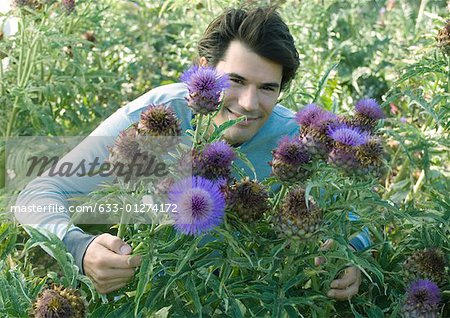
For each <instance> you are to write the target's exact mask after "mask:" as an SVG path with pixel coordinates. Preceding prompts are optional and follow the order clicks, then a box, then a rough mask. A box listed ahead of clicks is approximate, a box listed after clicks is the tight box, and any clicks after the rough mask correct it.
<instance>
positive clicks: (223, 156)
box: [202, 141, 236, 166]
mask: <svg viewBox="0 0 450 318" xmlns="http://www.w3.org/2000/svg"><path fill="white" fill-rule="evenodd" d="M235 157H236V154H235V153H234V149H233V148H232V147H231V146H230V145H229V144H228V143H227V142H226V141H216V142H213V143H211V144H208V145H206V146H205V149H203V151H202V159H203V161H204V162H205V163H207V164H208V165H218V166H230V165H231V162H232V161H233V160H234V159H235Z"/></svg>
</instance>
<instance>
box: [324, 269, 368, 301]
mask: <svg viewBox="0 0 450 318" xmlns="http://www.w3.org/2000/svg"><path fill="white" fill-rule="evenodd" d="M359 285H361V271H360V270H359V268H358V267H355V266H351V267H347V268H346V269H345V271H344V273H343V275H342V277H341V278H339V279H335V280H333V281H332V282H331V285H330V287H331V289H330V290H329V291H328V293H327V296H328V297H331V298H334V299H337V300H347V299H350V298H352V297H353V296H355V295H356V294H357V293H358V291H359Z"/></svg>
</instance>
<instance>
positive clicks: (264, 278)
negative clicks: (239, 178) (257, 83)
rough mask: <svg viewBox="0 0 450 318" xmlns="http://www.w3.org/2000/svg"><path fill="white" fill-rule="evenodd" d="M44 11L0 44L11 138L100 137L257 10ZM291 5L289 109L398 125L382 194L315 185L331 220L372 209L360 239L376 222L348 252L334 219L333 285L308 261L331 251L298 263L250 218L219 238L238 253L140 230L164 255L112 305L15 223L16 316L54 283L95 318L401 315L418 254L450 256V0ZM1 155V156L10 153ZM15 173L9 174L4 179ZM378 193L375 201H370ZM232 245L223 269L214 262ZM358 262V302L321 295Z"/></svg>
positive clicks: (0, 307) (392, 130)
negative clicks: (215, 32)
mask: <svg viewBox="0 0 450 318" xmlns="http://www.w3.org/2000/svg"><path fill="white" fill-rule="evenodd" d="M35 2H36V3H42V5H40V6H37V7H36V6H29V5H25V6H23V7H20V8H16V9H14V10H13V11H11V12H10V13H9V14H8V15H7V16H15V17H18V18H19V32H18V33H16V34H15V35H14V36H12V37H6V36H4V37H3V39H0V57H1V58H2V64H1V66H0V71H1V72H0V92H1V95H0V122H1V123H2V124H1V126H0V127H1V129H0V130H1V136H2V137H10V136H23V135H75V134H86V133H88V132H89V131H90V130H92V129H93V128H94V127H95V125H97V124H98V123H99V122H100V121H101V120H102V119H104V118H105V117H106V116H108V115H109V114H111V113H112V112H113V111H114V110H115V109H117V108H118V107H120V106H121V105H123V104H125V103H126V102H127V101H130V100H132V99H134V98H135V97H137V96H139V95H141V94H143V93H144V92H146V91H147V90H149V89H151V88H153V87H156V86H159V85H162V84H165V83H170V82H175V81H177V80H178V77H179V75H180V72H181V71H182V70H184V69H185V68H186V66H187V65H189V64H191V62H192V60H193V59H194V58H195V56H196V51H195V43H196V41H197V40H198V39H199V38H200V36H201V32H202V30H203V29H204V27H205V26H206V25H207V23H208V22H209V20H210V19H211V17H212V16H214V15H215V14H217V13H218V12H220V10H221V9H223V8H225V7H227V6H231V5H237V4H241V3H244V2H245V1H225V0H221V1H219V0H217V1H200V0H199V1H195V2H192V1H185V0H171V1H162V0H160V1H144V0H139V1H125V0H124V1H107V0H105V1H88V0H83V1H76V7H75V11H73V12H71V13H70V14H69V15H67V14H66V11H64V10H65V9H64V7H63V6H62V5H61V3H60V1H56V2H55V1H43V0H42V1H41V0H38V1H35ZM273 2H274V1H259V2H258V3H261V4H269V3H273ZM279 5H280V12H281V14H282V16H283V17H284V18H285V19H286V21H287V22H288V25H289V27H290V29H291V31H292V33H293V35H294V37H295V39H296V41H297V43H298V49H299V51H300V54H301V70H300V72H299V74H298V76H297V78H296V79H295V80H294V81H293V85H292V87H291V88H290V89H289V90H288V91H286V92H285V93H284V94H283V95H282V96H281V99H282V103H283V104H284V105H286V106H288V107H290V108H291V109H293V110H298V109H299V108H301V107H302V106H303V105H304V104H307V103H310V102H313V101H316V102H320V103H322V104H323V105H324V106H325V107H326V108H328V109H330V110H331V109H332V110H335V111H337V112H339V113H342V114H344V113H347V112H348V111H349V110H350V109H351V106H352V104H353V103H354V101H355V100H357V99H359V98H360V97H363V96H373V97H376V98H377V99H378V100H379V101H380V102H383V104H382V106H383V107H384V109H385V111H386V112H388V113H389V114H390V115H389V118H388V119H386V120H385V121H384V123H383V124H382V125H381V126H382V131H383V134H384V135H385V136H386V138H389V140H390V147H389V148H388V151H389V158H388V159H389V161H388V162H389V164H388V167H389V171H387V174H386V176H385V179H384V180H383V181H382V182H381V183H380V184H371V185H368V184H364V183H360V184H356V185H354V187H353V188H352V187H336V186H335V185H336V184H339V182H344V183H345V180H343V179H339V177H338V176H337V175H335V174H334V172H333V170H330V171H329V172H328V173H327V174H324V175H323V176H322V177H323V178H322V179H320V181H319V183H318V184H316V185H315V187H324V188H328V189H329V191H330V192H332V193H334V194H336V195H337V196H338V197H339V198H340V199H339V200H337V201H335V202H334V203H333V205H332V206H328V208H329V209H330V210H335V211H339V210H340V209H347V208H349V207H351V208H352V209H355V210H358V211H359V212H360V214H361V216H362V218H361V220H360V221H359V222H356V223H354V224H352V225H348V226H353V228H354V230H358V229H361V228H362V227H364V226H367V225H368V226H369V230H370V232H371V234H372V238H373V240H374V245H373V247H372V248H371V249H370V250H368V251H363V252H361V253H356V254H353V253H351V252H350V251H349V250H348V249H347V245H346V243H347V242H346V241H345V240H343V238H344V237H346V236H345V235H344V234H347V233H342V232H340V231H341V230H342V229H343V228H344V227H342V228H339V227H338V226H337V225H338V224H339V223H340V222H342V221H343V220H342V219H341V218H340V217H339V215H340V214H338V213H337V212H336V213H331V214H329V217H330V220H329V221H330V223H331V224H334V225H336V227H335V230H334V231H331V232H330V237H333V238H334V239H335V240H336V241H337V242H338V244H337V246H336V248H335V250H333V251H332V252H330V253H328V254H326V256H327V257H328V258H329V262H328V263H327V264H326V265H325V266H326V269H327V270H328V271H329V274H324V272H323V271H322V270H323V268H320V269H318V268H315V267H314V266H312V265H311V264H312V263H311V262H312V260H313V257H314V256H317V255H323V253H322V252H320V251H319V250H318V248H316V249H313V250H312V251H308V253H309V254H308V253H305V254H302V255H303V256H304V257H299V256H298V254H290V251H289V250H285V249H284V246H283V244H282V243H280V242H276V241H275V243H274V240H273V238H272V237H270V235H269V234H268V233H269V231H267V229H264V228H261V229H259V230H260V231H261V233H263V234H262V235H260V236H258V237H257V238H255V237H254V232H253V231H251V230H249V229H248V228H247V227H246V225H245V224H242V223H241V222H239V220H234V219H230V220H228V221H227V223H226V224H225V225H224V228H223V229H222V230H221V232H220V234H221V235H222V239H223V240H224V242H226V243H227V244H226V245H228V247H227V248H223V246H225V244H221V243H214V242H210V243H207V244H206V245H204V244H198V243H199V242H198V240H197V239H192V238H187V237H180V236H178V235H177V234H176V233H175V232H174V231H173V229H171V228H169V227H149V228H147V229H143V228H140V231H139V232H138V231H134V230H133V229H131V230H130V232H129V233H127V237H128V238H133V240H132V243H133V244H136V245H138V244H139V243H141V242H143V245H144V246H145V247H146V248H147V250H151V251H153V254H152V257H147V258H145V261H144V263H143V264H142V266H141V270H140V272H139V274H138V276H137V277H136V280H135V281H133V282H131V283H130V286H129V287H128V288H126V289H125V290H121V291H120V292H119V293H116V294H115V295H116V296H117V298H115V299H113V298H114V297H113V296H108V297H102V300H103V303H101V302H99V296H98V295H96V294H95V291H94V290H93V287H92V285H91V284H90V283H89V282H88V280H87V279H86V278H85V277H83V276H81V275H79V274H77V273H76V268H74V267H73V260H72V259H71V257H70V256H69V255H67V254H66V253H65V251H64V249H63V246H62V244H60V243H61V242H59V241H58V240H57V239H55V238H46V237H43V236H42V235H40V234H39V233H35V232H32V235H31V238H30V239H29V241H28V243H26V245H25V246H23V245H22V243H21V242H22V240H23V234H22V231H20V230H19V228H18V227H17V226H16V225H13V224H10V223H2V225H1V227H0V255H1V259H2V262H1V263H0V272H1V274H0V284H1V286H2V288H0V290H1V293H0V296H1V297H0V312H1V313H2V314H3V315H7V316H8V315H9V316H10V317H27V316H28V313H29V309H30V306H31V305H32V303H33V301H34V298H35V297H36V296H37V295H38V293H39V292H40V291H41V290H42V289H43V288H44V285H45V282H46V281H52V282H55V283H58V284H61V285H63V286H65V287H76V288H81V289H82V290H83V295H84V296H85V297H87V299H88V300H89V301H90V315H91V316H92V317H106V316H107V315H109V316H108V317H115V316H123V315H125V314H127V315H129V316H132V315H133V313H134V312H136V310H138V311H139V312H140V313H141V315H142V316H150V315H152V314H155V315H160V316H162V317H164V316H166V315H168V314H169V312H170V314H171V315H174V316H192V315H193V313H196V314H198V313H200V312H202V313H203V315H204V316H213V314H214V313H215V314H216V315H218V316H227V315H228V316H233V317H239V316H251V315H252V314H253V315H254V316H258V317H260V316H264V315H267V314H268V312H270V313H272V314H273V312H275V313H276V312H277V311H276V310H275V311H273V309H274V308H283V310H285V312H286V314H288V315H291V316H293V317H294V316H295V317H297V316H298V314H299V313H301V314H303V315H304V316H305V317H310V316H313V317H314V315H315V316H318V317H320V316H321V315H322V316H323V315H328V316H330V317H331V316H334V317H350V316H355V317H381V316H387V317H398V316H399V315H400V311H401V307H402V302H403V299H404V296H403V295H404V292H405V290H406V288H407V286H408V282H407V281H405V280H403V279H402V273H403V272H402V270H403V264H404V262H405V261H406V260H407V258H408V257H409V256H411V255H412V254H414V253H415V252H417V251H419V250H423V249H425V248H429V247H439V248H441V249H442V250H443V251H444V254H445V255H447V256H448V255H449V254H450V228H449V225H448V220H449V218H450V212H449V211H450V201H449V199H448V193H449V191H450V185H449V174H450V172H449V170H448V165H449V162H450V158H449V156H450V155H449V154H450V151H449V148H450V144H449V136H448V134H449V129H450V126H449V122H450V108H449V105H450V98H449V97H450V92H449V90H450V57H449V55H448V54H446V53H445V50H443V49H442V48H438V47H437V45H436V42H435V38H436V36H437V34H438V30H439V29H441V28H442V27H443V26H444V24H445V18H448V11H446V5H447V3H446V1H443V0H442V1H439V0H435V1H433V0H429V1H426V0H422V1H421V2H420V3H419V2H417V1H413V0H397V1H377V0H362V1H356V2H355V1H349V0H320V1H319V0H317V1H301V2H298V1H294V0H287V1H279ZM446 15H447V16H446ZM87 32H88V33H87ZM1 154H2V151H1V149H0V158H3V155H1ZM0 161H1V160H0ZM3 167H4V164H1V163H0V180H1V178H2V177H4V175H5V173H4V171H2V169H3ZM3 184H4V182H1V183H0V187H2V186H3ZM369 186H371V187H373V188H374V189H375V192H373V193H371V194H370V195H369V196H365V197H359V196H358V195H357V190H358V189H363V188H364V187H369ZM358 187H359V188H358ZM313 188H314V187H313ZM312 191H314V190H312ZM358 191H359V190H358ZM326 199H327V198H323V200H326ZM324 202H325V201H324ZM324 202H322V203H323V204H324V205H325V203H324ZM327 204H328V203H327ZM232 226H238V227H239V229H240V231H241V233H242V236H241V237H239V238H236V237H233V236H232V235H229V233H228V232H227V230H230V229H232V228H233V227H232ZM111 231H112V232H113V233H114V231H115V230H114V229H113V230H111ZM250 234H252V235H250ZM155 238H159V239H155ZM27 239H28V238H27ZM38 246H41V247H42V248H44V249H45V250H47V251H48V252H49V253H50V254H52V255H53V256H54V257H55V258H56V260H57V264H58V266H59V268H60V270H59V271H58V272H57V273H56V272H49V273H48V274H47V275H46V276H45V275H44V276H45V277H42V278H38V277H34V273H35V272H36V269H34V268H33V267H34V264H30V263H29V262H30V260H31V258H29V257H28V256H27V255H28V254H27V253H28V251H32V250H34V249H35V248H37V247H38ZM141 246H142V245H141ZM268 246H270V248H268ZM220 247H221V248H222V250H220V252H221V253H222V254H223V255H225V257H224V258H223V259H219V258H211V259H205V257H204V256H205V255H207V254H210V253H212V251H213V250H215V249H217V248H220ZM183 252H187V253H183ZM262 255H264V257H261V256H262ZM305 255H306V256H305ZM282 256H283V257H284V256H285V257H288V258H289V256H291V258H293V259H294V261H298V262H306V263H307V264H309V265H311V266H310V271H306V272H298V273H297V275H294V276H293V277H292V278H291V277H289V279H286V275H287V274H285V275H284V276H283V274H282V273H283V270H284V269H285V268H286V263H283V262H282V261H281V259H283V258H282ZM447 258H448V257H447ZM155 259H157V260H158V262H157V263H156V264H153V263H152V260H155ZM347 262H351V263H353V264H357V265H358V266H360V267H361V268H362V269H364V270H365V271H366V272H365V273H364V277H365V279H364V281H363V285H362V286H361V289H360V290H361V292H360V294H359V295H358V296H357V297H355V298H353V299H352V300H351V301H350V302H334V301H332V300H330V299H328V298H326V297H325V296H324V294H323V292H319V290H320V291H323V290H324V288H326V284H327V283H328V282H329V280H330V279H331V278H332V276H333V275H334V274H337V273H338V272H339V271H340V270H342V268H343V267H344V265H345V264H346V263H347ZM205 265H208V266H206V267H208V269H209V270H208V271H205V270H204V268H205ZM161 271H164V272H165V273H168V274H170V275H167V274H166V275H161ZM214 272H215V274H214ZM216 274H217V275H216ZM319 278H320V280H322V281H323V284H322V285H320V284H319V283H318V279H319ZM302 284H303V285H304V286H308V287H310V286H309V285H308V284H318V286H316V287H317V288H313V289H312V292H311V289H308V293H307V294H306V295H302V296H301V297H300V296H298V295H296V292H298V289H296V288H297V287H296V286H298V285H302ZM149 286H151V288H150V287H149ZM440 288H441V290H442V291H443V302H442V303H443V305H444V308H443V317H445V316H448V315H450V313H449V312H450V308H449V307H450V306H449V298H450V282H449V281H448V280H447V282H446V283H444V284H443V285H441V286H440ZM289 299H290V300H289ZM280 300H281V302H280ZM284 301H285V303H283V302H284ZM261 304H262V305H261Z"/></svg>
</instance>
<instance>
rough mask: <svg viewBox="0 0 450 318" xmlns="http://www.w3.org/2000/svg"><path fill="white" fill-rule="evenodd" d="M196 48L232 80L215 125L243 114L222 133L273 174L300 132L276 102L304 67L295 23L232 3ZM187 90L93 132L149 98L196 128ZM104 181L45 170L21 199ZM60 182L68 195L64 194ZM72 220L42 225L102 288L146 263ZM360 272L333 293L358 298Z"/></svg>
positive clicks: (31, 200)
mask: <svg viewBox="0 0 450 318" xmlns="http://www.w3.org/2000/svg"><path fill="white" fill-rule="evenodd" d="M198 54H199V64H200V65H201V66H213V67H215V68H216V69H217V70H218V71H220V72H223V73H226V74H228V75H229V77H230V79H231V87H229V88H228V89H227V90H226V91H225V93H224V97H223V98H224V99H223V107H222V108H221V110H220V111H219V113H218V114H217V116H216V117H215V118H214V119H213V120H214V122H215V124H216V125H220V124H222V123H224V122H226V121H229V120H231V119H236V118H238V117H241V116H245V117H246V120H245V121H243V122H241V123H239V124H237V125H235V126H233V127H231V128H229V129H228V130H227V131H226V133H225V136H224V138H225V139H226V140H227V141H228V142H229V143H230V144H232V145H233V146H235V147H237V146H239V147H240V151H241V152H243V153H244V154H245V155H246V156H247V158H248V159H249V160H250V161H251V162H252V163H253V165H254V167H255V170H256V173H257V177H258V179H260V180H262V179H264V178H266V177H268V176H269V175H270V172H271V168H270V166H269V165H268V164H267V163H268V162H269V161H270V160H271V151H272V149H274V148H275V147H276V145H277V142H278V140H279V139H280V138H281V137H282V136H285V135H290V136H293V135H295V134H298V125H297V123H296V122H295V120H294V113H293V112H292V111H290V110H288V109H287V108H285V107H283V106H281V105H279V104H277V100H278V97H279V94H280V92H281V91H282V90H283V89H284V88H286V87H287V86H288V84H289V83H290V81H291V80H292V78H293V77H294V76H295V73H296V71H297V69H298V67H299V57H298V52H297V50H296V48H295V45H294V40H293V37H292V35H291V34H290V32H289V28H288V27H287V25H286V24H285V23H284V22H283V20H282V19H281V18H280V16H279V15H278V14H277V12H276V10H275V9H274V8H255V9H250V10H244V9H230V10H226V11H225V12H223V13H222V14H221V15H220V16H218V17H217V18H216V19H214V20H213V21H212V22H211V24H210V25H209V26H208V28H207V30H206V31H205V33H204V35H203V37H202V39H201V40H200V41H199V44H198ZM187 95H188V91H187V88H186V87H185V85H184V84H182V83H175V84H170V85H165V86H161V87H157V88H155V89H153V90H151V91H149V92H147V93H146V94H144V95H142V96H141V97H139V98H138V99H136V100H134V101H132V102H131V103H129V104H128V105H126V106H124V107H122V108H121V109H119V110H118V111H116V112H115V113H114V114H113V115H112V116H110V117H109V118H108V119H106V120H105V121H104V122H103V123H102V124H101V125H100V126H99V127H98V128H97V129H95V130H94V131H93V132H92V133H91V136H113V137H116V136H118V135H119V133H120V132H121V131H122V130H124V129H126V128H127V127H129V126H130V125H132V124H134V123H136V122H137V121H138V120H139V118H140V114H141V113H142V111H143V110H144V109H146V108H147V106H148V105H150V104H156V105H158V104H165V105H167V106H169V107H171V108H172V109H173V110H174V111H175V112H176V114H177V117H178V118H179V120H180V122H181V126H182V129H183V130H184V131H185V130H187V129H192V127H191V124H190V122H191V119H192V112H191V110H190V108H188V107H187V102H186V98H185V97H186V96H187ZM83 149H84V148H83ZM84 151H87V152H88V155H89V156H90V157H92V158H103V159H107V157H108V148H107V147H106V145H105V147H102V148H98V147H95V148H89V149H84ZM100 181H105V180H99V179H95V178H91V179H89V180H78V179H75V178H59V179H58V178H56V179H55V178H52V179H49V178H46V177H40V178H38V179H36V180H35V181H33V182H31V183H30V184H29V185H28V186H27V188H26V189H25V190H24V191H23V192H22V194H21V196H20V198H19V202H20V204H21V205H31V204H35V203H36V202H37V203H42V202H45V203H46V204H50V203H53V204H59V205H63V206H65V207H67V206H68V202H67V200H68V199H69V197H70V195H69V194H70V193H76V194H77V195H79V194H81V193H89V191H91V190H92V189H94V188H95V186H97V185H98V183H99V182H100ZM61 189H64V195H62V194H59V193H61ZM49 223H53V224H52V225H50V224H49ZM68 224H69V221H68V219H67V218H62V219H61V220H60V222H58V223H57V224H55V222H54V220H52V222H50V221H49V220H48V219H45V217H43V218H42V219H41V220H40V223H39V224H37V227H39V228H43V229H47V230H50V231H51V232H53V233H55V234H57V235H58V236H59V237H60V238H61V239H62V240H63V242H64V243H65V245H66V246H67V248H68V250H69V252H70V253H71V254H72V255H73V256H74V258H75V261H76V263H77V265H78V266H79V267H80V269H81V270H82V271H84V273H86V275H88V276H89V277H90V278H91V279H92V280H93V281H94V285H95V287H96V288H97V290H98V291H99V292H100V293H108V292H111V291H113V290H116V289H119V288H121V287H123V286H125V285H126V284H127V282H128V281H129V280H130V279H131V278H132V277H133V275H134V268H135V267H137V266H139V263H140V260H139V259H138V258H132V259H131V261H129V257H128V256H129V255H130V254H131V252H132V250H131V247H130V246H129V245H127V244H126V243H125V242H123V241H122V240H120V239H119V238H118V237H115V236H112V235H110V234H102V235H100V236H97V237H94V236H92V235H89V234H86V233H84V232H83V231H82V230H81V229H79V228H78V227H75V226H73V225H72V226H70V227H69V230H68V231H67V230H66V228H67V226H68ZM351 242H352V245H353V246H354V247H355V248H357V249H359V248H363V247H365V246H364V243H366V242H367V240H365V239H364V237H357V239H354V240H352V241H351ZM360 278H361V274H360V271H359V270H358V269H357V268H354V267H350V268H349V269H348V270H347V271H345V273H344V274H343V276H342V277H341V278H340V279H336V280H335V281H333V282H332V284H331V287H332V289H331V290H330V292H329V296H330V297H334V298H336V299H348V298H350V297H352V296H353V295H355V294H356V293H357V292H358V289H359V285H360Z"/></svg>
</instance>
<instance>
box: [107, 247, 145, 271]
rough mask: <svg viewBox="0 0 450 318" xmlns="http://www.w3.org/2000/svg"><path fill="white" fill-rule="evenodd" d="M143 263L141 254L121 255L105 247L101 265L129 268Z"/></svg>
mask: <svg viewBox="0 0 450 318" xmlns="http://www.w3.org/2000/svg"><path fill="white" fill-rule="evenodd" d="M140 264H141V256H140V255H135V256H130V255H119V254H116V253H114V252H113V251H110V250H109V249H106V248H105V252H104V253H103V254H102V258H101V259H100V260H99V265H100V266H102V267H103V268H113V269H114V268H117V269H129V268H135V267H138V266H139V265H140Z"/></svg>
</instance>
